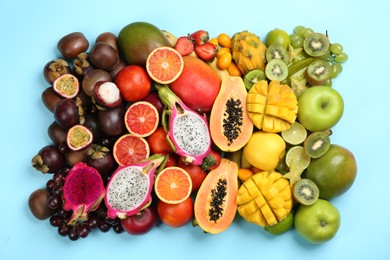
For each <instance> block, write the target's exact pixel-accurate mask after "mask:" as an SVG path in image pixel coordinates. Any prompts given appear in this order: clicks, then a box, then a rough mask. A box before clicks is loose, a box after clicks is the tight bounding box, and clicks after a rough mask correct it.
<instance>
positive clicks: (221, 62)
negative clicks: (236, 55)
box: [217, 52, 232, 70]
mask: <svg viewBox="0 0 390 260" xmlns="http://www.w3.org/2000/svg"><path fill="white" fill-rule="evenodd" d="M231 63H232V54H231V53H230V52H225V53H224V54H222V56H221V57H219V58H218V61H217V67H218V68H219V69H220V70H224V69H227V68H228V67H229V66H230V64H231Z"/></svg>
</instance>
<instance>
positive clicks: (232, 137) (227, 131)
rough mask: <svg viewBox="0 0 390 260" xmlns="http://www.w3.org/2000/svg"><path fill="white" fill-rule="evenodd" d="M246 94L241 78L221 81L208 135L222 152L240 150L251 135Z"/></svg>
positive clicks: (228, 78) (251, 129)
mask: <svg viewBox="0 0 390 260" xmlns="http://www.w3.org/2000/svg"><path fill="white" fill-rule="evenodd" d="M247 94H248V93H247V90H246V88H245V85H244V81H243V80H242V78H241V77H237V76H232V77H227V78H224V79H223V80H222V84H221V89H220V91H219V93H218V95H217V97H216V99H215V101H214V105H213V107H212V109H211V113H210V135H211V138H212V140H213V142H214V144H215V145H216V146H218V148H219V149H221V150H222V151H224V152H234V151H237V150H239V149H241V148H242V147H244V146H245V144H246V143H247V142H248V141H249V138H250V137H251V135H252V133H253V123H252V120H251V119H250V118H249V116H248V113H247V106H246V98H247Z"/></svg>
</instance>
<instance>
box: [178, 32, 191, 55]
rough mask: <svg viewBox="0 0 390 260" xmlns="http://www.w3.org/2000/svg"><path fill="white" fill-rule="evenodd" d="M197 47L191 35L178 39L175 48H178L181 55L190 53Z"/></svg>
mask: <svg viewBox="0 0 390 260" xmlns="http://www.w3.org/2000/svg"><path fill="white" fill-rule="evenodd" d="M194 49H195V46H194V43H193V40H192V39H191V38H190V37H187V36H182V37H179V38H178V39H177V42H176V45H175V50H177V51H178V52H179V53H180V54H181V56H187V55H190V54H191V53H192V52H193V51H194Z"/></svg>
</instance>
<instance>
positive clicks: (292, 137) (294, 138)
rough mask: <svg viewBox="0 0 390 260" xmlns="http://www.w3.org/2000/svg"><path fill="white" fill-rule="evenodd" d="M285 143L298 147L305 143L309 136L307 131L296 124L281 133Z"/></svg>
mask: <svg viewBox="0 0 390 260" xmlns="http://www.w3.org/2000/svg"><path fill="white" fill-rule="evenodd" d="M281 134H282V137H283V139H284V141H286V142H287V143H289V144H292V145H297V144H301V143H303V141H305V139H306V136H307V130H306V128H305V127H303V125H301V124H300V123H298V122H296V121H295V122H294V123H293V124H292V125H291V126H290V128H288V129H286V130H284V131H282V132H281Z"/></svg>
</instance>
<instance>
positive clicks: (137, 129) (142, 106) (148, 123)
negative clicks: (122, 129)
mask: <svg viewBox="0 0 390 260" xmlns="http://www.w3.org/2000/svg"><path fill="white" fill-rule="evenodd" d="M158 123H159V115H158V111H157V108H156V107H155V106H153V105H152V104H151V103H149V102H146V101H138V102H135V103H133V104H131V105H130V106H129V107H128V108H127V110H126V113H125V125H126V128H127V130H128V131H129V132H130V133H131V134H133V135H135V136H138V137H146V136H149V135H151V134H152V133H153V132H154V131H155V130H156V129H157V126H158Z"/></svg>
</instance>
